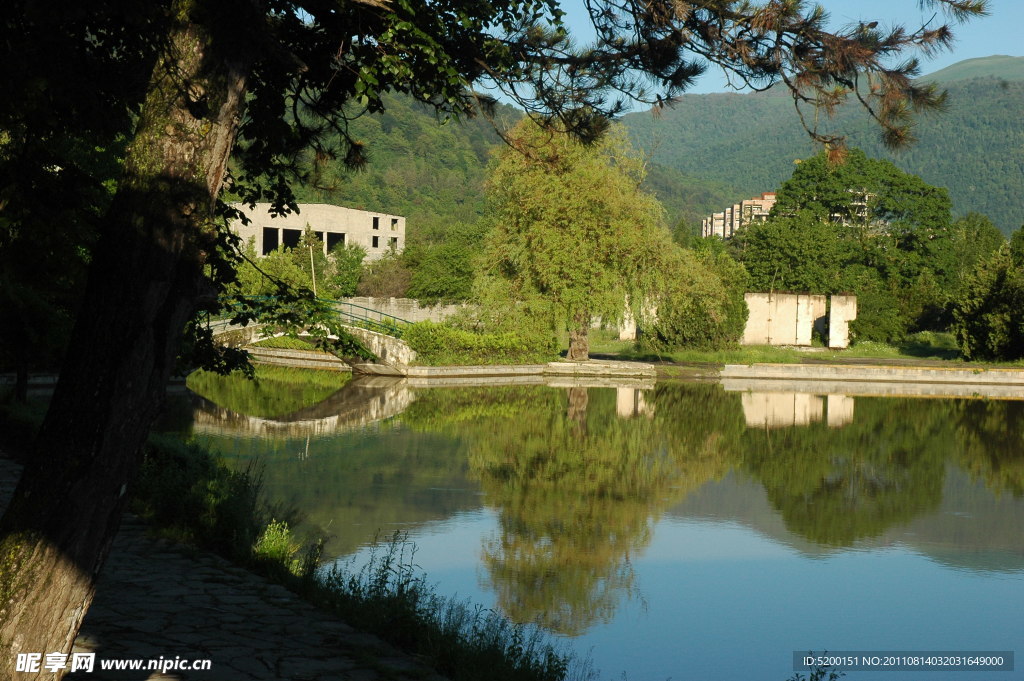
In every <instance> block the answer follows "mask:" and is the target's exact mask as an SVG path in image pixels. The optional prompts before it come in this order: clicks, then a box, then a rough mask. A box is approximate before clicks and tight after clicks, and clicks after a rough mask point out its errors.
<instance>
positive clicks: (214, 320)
mask: <svg viewBox="0 0 1024 681" xmlns="http://www.w3.org/2000/svg"><path fill="white" fill-rule="evenodd" d="M238 298H239V296H232V297H231V298H230V299H233V300H237V299H238ZM245 299H246V300H250V301H260V302H265V301H273V300H277V296H245ZM316 300H317V302H319V303H323V304H325V305H327V306H329V307H330V308H331V309H333V310H334V311H335V312H336V313H337V315H338V317H339V320H340V321H341V323H342V324H345V325H346V326H356V327H359V328H364V329H368V330H370V331H376V332H377V333H382V334H384V335H387V336H392V337H394V338H401V337H402V332H403V330H404V329H405V327H406V326H408V325H409V324H410V322H409V321H408V320H405V319H402V318H401V317H396V316H395V315H392V314H388V313H386V312H381V311H380V310H375V309H373V308H372V307H366V306H364V305H357V304H356V303H349V302H345V301H342V300H333V299H331V298H317V299H316ZM240 305H241V304H240V303H237V302H236V303H234V304H233V306H235V307H239V306H240ZM231 317H232V315H231V313H229V312H225V313H221V314H219V315H210V316H208V317H207V324H208V325H209V326H216V325H218V323H220V324H224V323H225V322H226V321H227V320H229V319H230V318H231Z"/></svg>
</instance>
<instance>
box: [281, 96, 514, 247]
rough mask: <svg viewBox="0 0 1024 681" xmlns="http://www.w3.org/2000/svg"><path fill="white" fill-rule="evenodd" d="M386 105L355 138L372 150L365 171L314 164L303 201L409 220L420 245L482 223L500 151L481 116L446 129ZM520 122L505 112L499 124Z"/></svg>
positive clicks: (401, 102)
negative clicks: (487, 181)
mask: <svg viewBox="0 0 1024 681" xmlns="http://www.w3.org/2000/svg"><path fill="white" fill-rule="evenodd" d="M386 99H387V112H386V113H384V114H382V115H373V116H369V115H367V116H363V117H362V118H360V119H358V120H356V121H355V122H354V123H353V125H352V132H353V137H354V138H355V139H357V140H359V141H360V142H362V143H363V144H365V145H366V149H367V150H368V156H369V159H370V162H369V163H368V164H367V166H366V168H365V170H360V171H352V170H348V169H346V168H345V167H344V165H343V164H342V163H341V161H340V160H335V161H328V162H326V163H324V164H322V165H321V167H320V168H319V169H313V166H312V164H310V167H309V172H310V175H309V179H308V180H307V181H306V182H305V183H304V184H302V185H300V186H297V187H296V188H295V191H296V195H297V198H298V199H299V201H303V202H317V203H331V204H335V205H340V206H348V207H350V208H359V209H362V210H374V211H381V212H385V213H392V214H395V215H404V216H405V217H406V218H408V224H409V228H410V231H411V234H410V236H411V237H419V238H422V237H424V236H425V235H429V234H431V233H434V232H436V231H439V230H440V231H442V232H443V231H444V230H445V227H446V226H447V225H449V224H451V223H453V222H459V221H462V222H474V221H476V220H477V218H479V216H480V215H481V214H482V211H483V202H484V192H483V184H484V178H485V175H486V168H487V162H488V158H489V156H490V152H491V149H493V148H494V147H495V146H496V145H498V144H501V140H500V139H499V137H498V134H497V133H496V132H495V130H494V126H493V125H492V124H491V123H490V122H489V121H487V120H486V119H484V118H482V117H478V118H474V119H469V120H463V121H448V122H447V123H445V124H443V125H440V124H439V123H438V121H437V119H436V118H435V117H434V116H433V115H432V114H430V113H428V112H427V110H426V109H425V108H424V107H422V106H421V105H419V104H417V103H416V102H415V101H413V100H412V99H408V98H400V97H396V96H389V97H387V98H386ZM521 116H522V114H521V113H520V112H518V111H517V110H515V109H513V108H512V107H508V106H499V109H498V112H497V116H496V122H497V123H498V124H499V125H502V126H503V127H510V126H511V125H513V124H514V123H515V122H516V121H517V120H519V118H520V117H521Z"/></svg>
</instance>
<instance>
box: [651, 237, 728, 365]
mask: <svg viewBox="0 0 1024 681" xmlns="http://www.w3.org/2000/svg"><path fill="white" fill-rule="evenodd" d="M674 269H675V270H676V271H675V272H674V273H673V276H672V278H671V279H670V283H669V285H668V290H667V292H666V295H664V296H663V297H662V298H661V299H660V301H659V303H658V309H657V321H656V322H655V323H654V325H653V327H652V329H651V330H652V334H650V335H649V336H647V337H646V338H645V339H644V340H643V344H644V345H648V346H651V347H652V348H654V349H659V350H660V349H668V348H682V347H695V348H705V349H722V348H726V347H730V346H733V345H735V344H736V343H737V341H739V339H740V337H741V336H742V335H743V328H744V326H745V325H746V323H747V314H748V310H747V303H746V301H745V300H744V291H745V290H746V287H747V280H748V278H747V273H746V270H745V269H744V268H743V266H742V265H740V264H739V263H737V262H736V261H735V260H733V259H732V258H731V257H729V256H728V255H727V254H726V253H725V252H724V250H722V249H721V248H719V247H714V246H712V245H709V246H707V247H704V248H702V249H701V250H699V251H696V252H691V251H684V252H681V253H680V254H679V256H678V259H677V262H676V264H675V267H674Z"/></svg>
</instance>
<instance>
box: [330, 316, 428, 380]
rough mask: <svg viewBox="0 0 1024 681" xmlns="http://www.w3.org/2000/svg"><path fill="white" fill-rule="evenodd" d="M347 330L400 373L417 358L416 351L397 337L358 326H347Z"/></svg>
mask: <svg viewBox="0 0 1024 681" xmlns="http://www.w3.org/2000/svg"><path fill="white" fill-rule="evenodd" d="M345 330H346V331H348V332H349V333H350V334H352V335H353V336H355V337H356V338H358V339H359V340H360V342H362V344H363V345H365V346H366V349H367V350H369V351H370V352H372V353H373V354H375V355H377V357H378V359H380V361H381V362H382V363H383V364H386V365H388V366H391V367H395V368H397V369H398V370H399V372H400V373H404V370H405V368H407V367H408V366H409V365H410V364H412V362H413V360H414V359H416V352H415V351H414V350H413V349H412V348H410V347H409V346H408V345H406V344H405V343H404V342H402V341H400V340H399V339H397V338H394V337H392V336H385V335H384V334H382V333H377V332H376V331H370V330H368V329H361V328H359V327H356V326H346V327H345Z"/></svg>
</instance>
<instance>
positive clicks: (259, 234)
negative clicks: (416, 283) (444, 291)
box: [231, 203, 405, 260]
mask: <svg viewBox="0 0 1024 681" xmlns="http://www.w3.org/2000/svg"><path fill="white" fill-rule="evenodd" d="M236 207H237V208H240V209H241V210H242V211H243V212H244V213H245V214H246V216H247V217H248V218H249V224H248V225H243V224H242V222H241V220H235V221H234V222H233V223H232V224H231V229H232V231H234V232H235V233H236V234H238V235H239V236H240V237H242V239H243V241H248V240H249V239H254V240H255V242H256V253H257V254H258V255H267V254H268V253H271V252H273V251H275V250H276V249H277V247H278V246H284V247H285V248H294V247H295V246H298V245H299V239H300V238H301V237H302V233H303V232H304V231H305V230H306V228H307V227H309V229H311V230H313V232H315V233H316V235H317V236H318V237H319V238H320V240H321V241H322V242H323V244H324V252H325V253H326V252H329V251H330V250H332V249H333V248H335V247H336V246H340V245H345V244H348V245H354V246H362V247H363V249H364V250H365V251H366V259H367V260H376V259H378V258H380V257H381V256H383V255H384V254H385V253H387V252H389V251H392V250H393V251H397V252H401V251H402V249H404V248H405V218H404V217H401V216H400V215H388V214H386V213H375V212H371V211H366V210H356V209H354V208H343V207H341V206H329V205H327V204H324V203H303V204H299V212H297V213H290V214H288V215H285V216H279V217H272V216H271V215H270V204H269V203H257V204H256V208H255V209H254V210H250V209H249V208H248V207H247V206H242V205H236Z"/></svg>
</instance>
